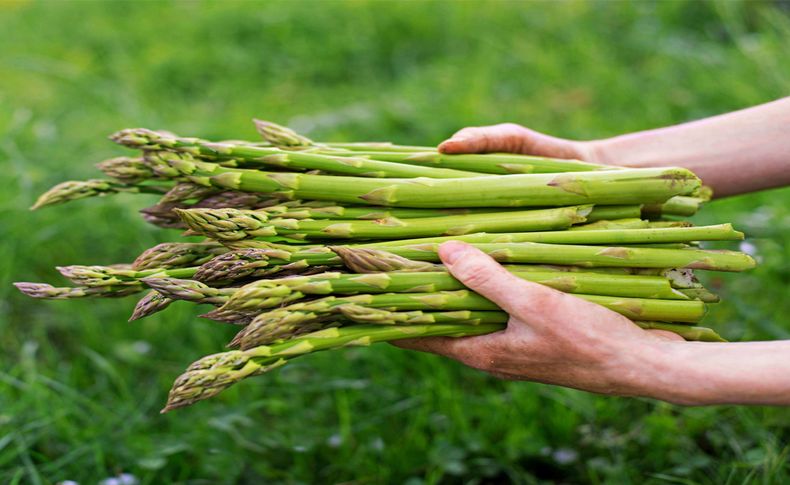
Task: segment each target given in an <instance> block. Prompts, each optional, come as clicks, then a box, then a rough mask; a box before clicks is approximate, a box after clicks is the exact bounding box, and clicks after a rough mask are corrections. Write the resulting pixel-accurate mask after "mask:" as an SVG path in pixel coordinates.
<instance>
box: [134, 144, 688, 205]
mask: <svg viewBox="0 0 790 485" xmlns="http://www.w3.org/2000/svg"><path fill="white" fill-rule="evenodd" d="M148 161H149V163H151V164H152V165H155V167H154V170H155V171H157V170H162V171H165V172H176V173H178V174H179V175H180V176H181V177H183V178H184V179H186V180H188V181H191V182H194V183H198V184H201V185H205V186H214V187H220V188H224V189H231V190H242V191H245V192H258V193H271V194H277V195H278V196H282V197H287V198H306V199H316V200H334V201H338V202H341V203H352V204H370V205H384V206H398V207H418V208H419V207H426V208H430V207H541V206H543V207H546V206H566V205H575V204H609V205H616V204H640V203H644V202H663V201H665V200H667V199H668V198H670V197H673V196H675V195H683V194H688V193H691V192H692V191H694V190H695V189H696V188H697V187H699V184H700V182H699V179H697V177H696V176H694V174H692V173H691V172H689V171H688V170H685V169H681V168H645V169H625V170H612V171H599V172H578V173H574V172H571V173H564V174H559V175H557V174H528V175H507V176H491V177H475V178H468V179H440V180H434V179H423V178H416V179H372V178H362V177H340V176H326V175H307V174H299V173H268V172H261V171H253V170H244V169H229V168H224V167H221V166H218V165H216V164H212V163H206V162H201V161H198V160H195V159H194V158H193V157H192V156H191V155H188V154H186V153H163V152H159V153H157V154H155V155H153V156H151V157H150V158H148Z"/></svg>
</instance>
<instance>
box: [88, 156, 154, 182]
mask: <svg viewBox="0 0 790 485" xmlns="http://www.w3.org/2000/svg"><path fill="white" fill-rule="evenodd" d="M96 168H98V169H99V170H101V171H102V172H104V174H105V175H107V176H109V177H112V178H114V179H116V180H118V181H119V182H120V183H123V184H136V183H140V182H143V181H145V180H150V179H152V178H156V174H154V171H153V170H151V169H150V168H149V167H148V166H147V165H146V164H145V162H144V161H143V159H142V158H139V157H116V158H111V159H109V160H105V161H103V162H99V163H97V164H96Z"/></svg>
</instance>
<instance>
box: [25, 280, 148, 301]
mask: <svg viewBox="0 0 790 485" xmlns="http://www.w3.org/2000/svg"><path fill="white" fill-rule="evenodd" d="M14 286H16V287H17V289H18V290H19V291H21V292H22V293H24V294H25V295H27V296H29V297H32V298H41V299H45V300H71V299H74V298H92V297H101V298H121V297H124V296H128V295H132V294H134V293H137V292H139V291H142V289H143V287H142V285H140V284H137V285H115V286H113V285H105V286H96V287H91V286H76V287H60V288H58V287H55V286H52V285H48V284H46V283H27V282H19V283H14Z"/></svg>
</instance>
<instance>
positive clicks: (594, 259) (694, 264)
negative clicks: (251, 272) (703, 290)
mask: <svg viewBox="0 0 790 485" xmlns="http://www.w3.org/2000/svg"><path fill="white" fill-rule="evenodd" d="M473 246H475V247H477V248H478V249H480V250H481V251H483V252H485V253H487V254H488V255H489V256H491V257H493V258H494V259H496V260H497V261H500V262H508V263H540V264H567V265H573V266H582V267H599V266H603V267H633V268H690V269H706V270H712V271H744V270H747V269H751V268H753V267H754V266H755V262H754V259H752V258H751V256H749V255H747V254H744V253H739V252H735V251H723V250H722V251H716V250H701V249H659V248H628V247H601V246H578V245H570V244H567V245H566V244H563V245H557V244H542V243H529V242H523V243H502V244H473ZM331 249H332V250H333V251H335V253H337V254H338V255H339V256H340V257H341V258H343V262H344V263H345V264H346V265H347V266H349V267H351V268H354V269H355V270H356V271H358V272H359V271H360V270H362V269H365V268H368V267H369V268H374V267H377V265H378V263H377V261H376V260H377V259H380V258H387V257H388V256H389V255H387V254H383V253H386V252H390V253H391V254H394V255H397V256H401V257H403V258H408V259H411V260H416V261H439V257H438V254H437V253H436V251H437V249H438V244H435V243H430V244H412V245H408V246H392V247H388V248H387V251H381V250H377V249H370V248H354V247H348V246H334V247H332V248H331ZM298 254H299V253H294V254H292V256H291V257H292V258H296V257H298Z"/></svg>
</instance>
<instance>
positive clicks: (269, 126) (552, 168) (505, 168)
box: [253, 120, 617, 174]
mask: <svg viewBox="0 0 790 485" xmlns="http://www.w3.org/2000/svg"><path fill="white" fill-rule="evenodd" d="M253 121H254V123H255V128H256V129H257V130H258V133H260V134H261V136H263V138H264V140H266V141H267V142H269V143H271V144H272V145H274V146H279V147H300V148H304V147H310V146H312V147H314V148H315V150H316V151H317V152H318V153H328V154H338V153H339V151H340V148H339V147H337V146H335V147H329V146H327V145H323V144H320V143H316V142H314V141H312V140H310V139H309V138H307V137H305V136H302V135H300V134H298V133H296V132H295V131H294V130H292V129H290V128H288V127H285V126H282V125H278V124H277V123H272V122H271V121H263V120H253ZM359 148H360V147H359V146H353V147H351V148H350V149H349V150H347V151H346V152H344V153H342V154H343V155H344V156H358V157H360V156H364V157H366V158H371V159H375V160H385V161H388V162H397V163H406V164H416V165H421V166H423V165H433V166H437V167H445V168H454V169H459V170H470V171H472V172H480V173H492V174H511V173H556V172H583V171H589V170H617V167H611V166H606V165H597V164H593V163H586V162H582V161H579V160H566V159H558V158H546V157H535V156H528V155H515V154H511V153H493V154H492V153H487V154H472V155H447V154H444V153H439V152H438V151H436V149H433V148H427V147H423V148H422V149H421V150H417V151H415V150H413V149H409V150H405V151H400V150H398V151H396V150H383V151H359ZM414 148H418V149H419V148H420V147H414ZM367 150H369V148H368V149H367Z"/></svg>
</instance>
